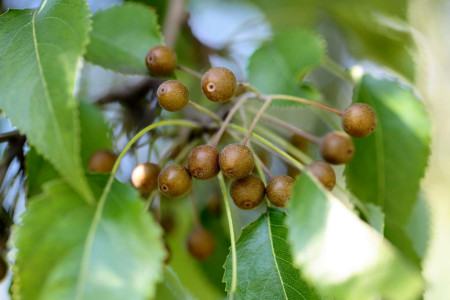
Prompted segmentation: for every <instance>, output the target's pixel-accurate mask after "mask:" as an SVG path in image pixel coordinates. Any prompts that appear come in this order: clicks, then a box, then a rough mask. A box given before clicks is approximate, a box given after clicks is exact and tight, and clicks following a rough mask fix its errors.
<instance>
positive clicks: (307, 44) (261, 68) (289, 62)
mask: <svg viewBox="0 0 450 300" xmlns="http://www.w3.org/2000/svg"><path fill="white" fill-rule="evenodd" d="M325 51H326V50H325V42H324V41H323V40H322V38H321V37H320V36H319V35H317V34H315V33H312V32H309V31H305V30H298V29H297V30H289V31H284V32H282V33H280V34H277V35H275V37H274V38H273V40H272V41H271V42H269V43H267V44H265V45H263V46H262V47H261V48H259V49H258V50H257V51H255V53H254V54H253V55H252V57H251V58H250V63H249V65H248V81H249V82H250V83H251V84H252V85H253V86H255V87H256V88H258V89H259V90H260V91H261V92H263V93H265V94H288V95H295V96H305V97H308V96H311V92H310V91H308V90H305V88H304V87H303V86H302V84H301V79H302V78H303V76H304V75H305V74H306V73H307V72H308V71H309V70H311V69H312V68H314V67H317V66H318V65H319V64H320V63H321V62H322V60H323V57H324V56H325ZM315 94H317V93H312V95H313V96H315ZM312 100H314V99H312ZM276 103H278V104H286V105H291V106H292V105H295V104H293V103H292V102H288V101H277V102H276Z"/></svg>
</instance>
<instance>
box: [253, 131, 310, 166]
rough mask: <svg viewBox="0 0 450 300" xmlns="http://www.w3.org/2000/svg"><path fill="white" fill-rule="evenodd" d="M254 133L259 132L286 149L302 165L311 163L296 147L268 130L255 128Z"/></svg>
mask: <svg viewBox="0 0 450 300" xmlns="http://www.w3.org/2000/svg"><path fill="white" fill-rule="evenodd" d="M255 131H257V132H260V133H261V134H262V135H264V136H265V137H266V138H268V139H269V140H271V141H273V142H274V143H276V144H277V145H280V146H281V147H283V148H284V149H286V151H287V152H289V153H290V154H292V155H293V156H294V157H296V158H297V159H298V160H299V161H301V162H302V163H306V164H308V163H310V162H312V161H313V159H312V158H311V157H309V156H308V155H306V154H305V153H303V152H302V151H300V150H298V149H297V147H295V146H294V145H292V144H291V143H289V142H287V141H286V140H285V139H283V138H281V137H280V136H279V135H277V134H275V133H273V132H271V131H270V130H267V129H266V128H264V130H258V128H256V129H255ZM300 170H301V169H300Z"/></svg>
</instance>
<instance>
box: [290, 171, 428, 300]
mask: <svg viewBox="0 0 450 300" xmlns="http://www.w3.org/2000/svg"><path fill="white" fill-rule="evenodd" d="M288 209H289V215H288V217H287V218H286V224H287V225H288V228H289V233H288V238H289V241H290V242H291V243H292V245H293V257H294V262H295V264H296V265H297V266H299V267H300V268H301V270H302V274H303V276H304V278H305V279H308V280H309V281H310V282H311V283H312V284H313V285H314V286H315V287H316V288H317V289H318V290H319V292H322V293H323V294H324V295H325V296H333V297H336V298H338V299H349V300H351V299H358V300H363V299H376V298H387V299H402V300H404V299H416V297H418V295H419V294H420V292H421V291H422V288H423V281H422V278H421V275H420V272H419V270H418V269H417V268H416V267H415V266H414V265H412V264H411V263H409V262H408V261H407V260H406V259H404V258H403V257H402V256H401V255H400V253H399V252H398V251H397V250H396V249H395V248H394V247H392V246H391V245H390V244H389V243H388V242H386V241H385V240H384V239H383V237H382V236H381V235H380V234H379V233H377V232H376V231H375V230H374V229H373V228H372V227H370V226H369V225H368V224H366V223H365V222H363V221H361V220H360V219H359V218H358V217H357V216H356V215H355V214H354V213H353V212H351V211H350V210H348V209H347V208H346V207H345V206H344V204H343V203H342V202H341V201H339V200H338V199H336V198H335V197H334V196H333V195H332V194H330V193H329V192H327V191H325V190H324V189H323V187H322V186H321V185H320V183H318V182H317V180H316V179H315V178H313V177H312V176H311V175H309V174H306V173H303V174H301V175H300V176H298V177H297V179H296V183H295V185H294V188H293V195H292V197H291V200H290V202H289V207H288Z"/></svg>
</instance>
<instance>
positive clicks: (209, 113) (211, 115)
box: [188, 101, 222, 124]
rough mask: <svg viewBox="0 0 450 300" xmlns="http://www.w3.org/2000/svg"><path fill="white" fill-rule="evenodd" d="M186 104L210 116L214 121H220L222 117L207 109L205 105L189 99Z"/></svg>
mask: <svg viewBox="0 0 450 300" xmlns="http://www.w3.org/2000/svg"><path fill="white" fill-rule="evenodd" d="M188 105H190V106H192V107H193V108H195V109H196V110H198V111H201V112H202V113H204V114H206V115H208V116H210V117H211V119H214V120H215V121H217V123H219V124H220V123H222V119H221V118H220V117H219V116H218V115H217V114H215V113H214V112H212V111H211V110H209V109H207V108H206V107H203V106H201V105H199V104H197V103H195V102H192V101H189V102H188Z"/></svg>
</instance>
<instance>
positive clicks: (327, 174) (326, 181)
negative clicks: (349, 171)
mask: <svg viewBox="0 0 450 300" xmlns="http://www.w3.org/2000/svg"><path fill="white" fill-rule="evenodd" d="M307 168H308V170H309V171H311V173H312V174H313V175H314V176H315V177H316V178H317V179H318V180H319V181H320V182H321V183H322V184H323V186H324V187H325V188H326V189H327V190H329V191H331V190H333V188H334V186H335V185H336V174H335V173H334V170H333V168H332V167H331V166H330V165H329V164H327V163H326V162H324V161H315V162H313V163H310V164H309V165H308V166H307Z"/></svg>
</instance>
